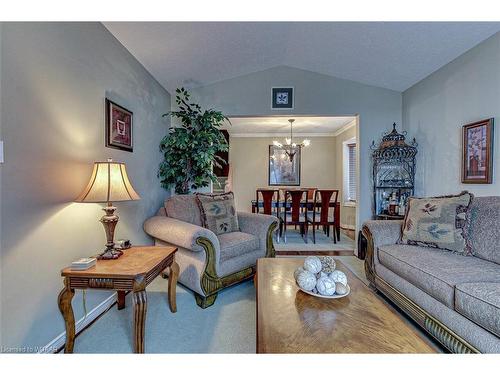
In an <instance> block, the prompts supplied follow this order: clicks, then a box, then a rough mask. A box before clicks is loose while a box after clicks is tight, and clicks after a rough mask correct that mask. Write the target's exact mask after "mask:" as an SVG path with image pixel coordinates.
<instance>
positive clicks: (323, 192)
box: [306, 189, 340, 243]
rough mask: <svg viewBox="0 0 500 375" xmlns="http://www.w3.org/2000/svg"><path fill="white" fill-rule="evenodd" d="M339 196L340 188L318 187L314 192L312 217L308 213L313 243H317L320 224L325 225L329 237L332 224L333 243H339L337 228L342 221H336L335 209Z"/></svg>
mask: <svg viewBox="0 0 500 375" xmlns="http://www.w3.org/2000/svg"><path fill="white" fill-rule="evenodd" d="M338 197H339V191H338V190H330V189H318V190H316V191H315V192H314V201H313V205H312V217H310V216H308V215H307V214H306V217H307V221H308V223H311V224H312V232H313V243H316V229H317V228H318V227H319V226H320V225H321V226H323V228H324V229H325V232H326V235H327V236H328V237H330V226H332V232H333V243H337V230H336V228H337V225H340V223H337V222H336V221H335V210H336V209H337V200H338ZM339 241H340V238H339Z"/></svg>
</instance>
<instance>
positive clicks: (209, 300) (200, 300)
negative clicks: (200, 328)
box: [194, 293, 217, 309]
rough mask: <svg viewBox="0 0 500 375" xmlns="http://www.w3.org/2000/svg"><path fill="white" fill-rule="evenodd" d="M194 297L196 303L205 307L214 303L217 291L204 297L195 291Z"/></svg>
mask: <svg viewBox="0 0 500 375" xmlns="http://www.w3.org/2000/svg"><path fill="white" fill-rule="evenodd" d="M194 297H195V298H196V304H197V305H198V306H200V307H201V308H202V309H206V308H207V307H210V306H212V305H213V304H214V302H215V299H216V298H217V293H215V294H212V295H210V296H208V297H204V296H201V295H199V294H198V293H195V294H194Z"/></svg>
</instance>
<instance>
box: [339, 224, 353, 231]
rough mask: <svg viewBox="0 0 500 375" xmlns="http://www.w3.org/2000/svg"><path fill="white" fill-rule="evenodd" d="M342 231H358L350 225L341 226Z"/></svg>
mask: <svg viewBox="0 0 500 375" xmlns="http://www.w3.org/2000/svg"><path fill="white" fill-rule="evenodd" d="M340 229H348V230H356V226H355V225H350V224H340Z"/></svg>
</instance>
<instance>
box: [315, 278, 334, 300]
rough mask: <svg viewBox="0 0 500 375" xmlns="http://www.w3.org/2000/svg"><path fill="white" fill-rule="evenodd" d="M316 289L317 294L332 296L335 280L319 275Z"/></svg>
mask: <svg viewBox="0 0 500 375" xmlns="http://www.w3.org/2000/svg"><path fill="white" fill-rule="evenodd" d="M316 289H318V292H319V294H322V295H324V296H333V295H334V294H335V281H333V280H332V279H330V278H329V277H325V276H323V277H320V278H319V279H318V281H317V282H316Z"/></svg>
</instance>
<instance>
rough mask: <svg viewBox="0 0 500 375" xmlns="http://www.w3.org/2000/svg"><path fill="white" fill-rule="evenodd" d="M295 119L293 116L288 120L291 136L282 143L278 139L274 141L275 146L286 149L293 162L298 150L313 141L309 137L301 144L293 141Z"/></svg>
mask: <svg viewBox="0 0 500 375" xmlns="http://www.w3.org/2000/svg"><path fill="white" fill-rule="evenodd" d="M294 121H295V119H292V118H291V119H289V120H288V122H289V123H290V138H285V144H282V143H281V142H279V141H276V140H274V141H273V145H274V146H276V147H279V148H281V149H283V150H285V153H286V155H287V156H288V159H289V160H290V163H293V158H294V156H295V154H296V153H297V151H298V150H300V149H301V148H302V147H307V146H309V145H310V144H311V141H310V140H309V139H304V140H303V141H302V143H299V144H297V143H295V142H294V141H293V122H294Z"/></svg>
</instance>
